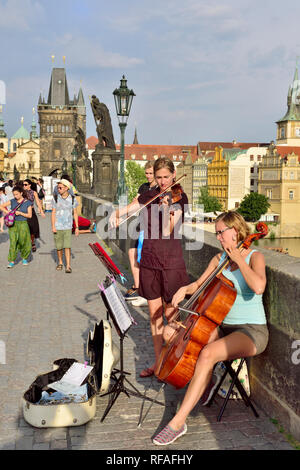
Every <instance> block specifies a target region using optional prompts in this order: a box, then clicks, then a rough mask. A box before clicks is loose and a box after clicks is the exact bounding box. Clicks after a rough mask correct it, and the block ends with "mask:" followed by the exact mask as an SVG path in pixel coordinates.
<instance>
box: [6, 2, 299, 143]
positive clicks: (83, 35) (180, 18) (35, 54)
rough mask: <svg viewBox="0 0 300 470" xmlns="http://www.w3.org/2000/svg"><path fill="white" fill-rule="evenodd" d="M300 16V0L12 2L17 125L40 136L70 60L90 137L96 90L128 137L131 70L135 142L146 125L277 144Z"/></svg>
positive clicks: (153, 133) (147, 130)
mask: <svg viewBox="0 0 300 470" xmlns="http://www.w3.org/2000/svg"><path fill="white" fill-rule="evenodd" d="M299 17H300V2H299V0H285V2H282V0H263V1H261V0H185V1H182V0H151V2H150V1H149V0H111V1H110V2H108V1H107V0H60V1H58V0H51V2H49V1H48V0H0V99H1V95H3V93H1V84H2V85H3V86H2V90H3V87H4V86H5V91H6V94H5V97H4V98H5V104H4V105H3V118H4V121H5V131H6V133H7V134H8V136H11V135H12V134H13V133H14V132H16V130H17V129H18V128H19V127H20V121H21V117H22V116H23V117H24V126H25V127H26V128H27V130H29V131H30V126H31V120H32V108H33V107H35V108H36V107H37V103H38V98H39V94H40V92H41V93H42V94H43V95H44V96H45V98H47V96H48V90H49V84H50V76H51V70H52V67H63V66H64V62H63V56H65V57H66V59H65V67H66V72H67V80H68V85H69V94H70V98H72V97H73V96H74V93H76V94H77V93H78V90H79V87H80V83H81V84H82V89H83V93H84V98H85V103H86V107H87V137H89V136H91V135H96V128H95V123H94V118H93V115H92V112H91V108H90V104H89V96H90V95H92V94H95V95H96V96H97V97H98V98H99V99H100V101H102V102H104V103H105V104H106V105H107V106H108V108H109V110H110V115H111V120H112V124H113V132H114V137H115V140H116V141H117V142H119V140H120V130H119V127H118V120H117V116H116V111H115V105H114V100H113V95H112V92H113V90H114V89H115V88H118V87H119V85H120V79H121V77H122V75H123V74H125V76H126V79H127V81H128V82H127V85H128V88H130V89H133V90H134V92H135V94H136V96H135V97H134V100H133V104H132V109H131V113H130V116H129V119H128V125H127V129H126V134H125V142H126V144H130V143H132V142H133V138H134V130H135V128H137V135H138V140H139V143H140V144H149V145H150V144H153V145H155V144H157V145H163V144H165V145H196V144H197V142H199V141H227V142H228V141H232V140H234V139H235V140H237V141H238V142H270V141H271V140H275V139H276V124H275V123H276V121H277V120H278V119H280V118H282V117H283V116H284V114H285V112H286V109H287V107H286V100H287V92H288V87H289V85H290V84H291V83H292V80H293V76H294V72H295V67H296V63H297V58H298V56H300V34H299ZM52 55H54V56H55V58H54V63H52V59H51V56H52ZM4 98H3V96H2V102H3V101H4ZM36 120H38V117H37V116H36Z"/></svg>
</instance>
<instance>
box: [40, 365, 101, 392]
mask: <svg viewBox="0 0 300 470" xmlns="http://www.w3.org/2000/svg"><path fill="white" fill-rule="evenodd" d="M92 369H93V366H88V365H87V364H81V363H79V362H74V364H72V365H71V367H70V368H69V369H68V370H67V372H66V373H65V374H64V375H63V376H62V378H61V379H60V380H58V381H57V382H53V383H51V384H49V385H48V387H50V388H53V389H54V390H57V391H58V392H62V393H66V392H71V391H72V390H74V389H77V388H78V387H79V386H80V385H81V384H82V382H83V381H84V379H85V378H86V377H87V376H88V375H89V373H90V372H91V370H92Z"/></svg>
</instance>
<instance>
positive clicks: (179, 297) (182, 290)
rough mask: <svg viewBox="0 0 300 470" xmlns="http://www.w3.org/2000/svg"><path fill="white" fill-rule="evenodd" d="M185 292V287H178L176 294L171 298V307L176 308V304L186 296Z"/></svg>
mask: <svg viewBox="0 0 300 470" xmlns="http://www.w3.org/2000/svg"><path fill="white" fill-rule="evenodd" d="M186 291H187V286H183V287H180V289H178V291H177V292H176V294H174V295H173V298H172V302H171V304H172V307H175V308H176V307H178V304H179V303H180V302H181V301H182V300H183V299H184V298H185V296H186Z"/></svg>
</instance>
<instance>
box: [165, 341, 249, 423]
mask: <svg viewBox="0 0 300 470" xmlns="http://www.w3.org/2000/svg"><path fill="white" fill-rule="evenodd" d="M255 354H256V347H255V345H254V343H253V341H252V340H251V339H250V338H249V337H248V336H247V335H245V334H243V333H239V332H235V333H231V334H230V335H228V336H225V337H224V338H221V339H217V340H216V341H212V342H209V344H207V345H206V346H205V347H204V348H203V349H202V351H201V352H200V355H199V358H198V360H197V364H196V368H195V373H194V376H193V378H192V380H191V381H190V384H189V386H188V389H187V391H186V394H185V397H184V399H183V402H182V404H181V406H180V408H179V410H178V412H177V413H176V415H175V416H174V418H173V419H172V420H171V421H170V423H169V424H170V426H171V427H172V429H174V430H178V429H180V428H181V427H182V426H183V424H184V423H185V421H186V419H187V417H188V415H189V414H190V412H191V411H192V409H193V408H194V406H195V405H196V404H197V402H198V401H199V399H200V398H201V396H202V394H203V393H204V391H205V389H206V387H207V385H208V383H209V381H210V379H211V375H212V371H213V367H214V365H215V364H216V363H217V362H219V361H226V360H230V359H236V358H237V357H251V356H254V355H255Z"/></svg>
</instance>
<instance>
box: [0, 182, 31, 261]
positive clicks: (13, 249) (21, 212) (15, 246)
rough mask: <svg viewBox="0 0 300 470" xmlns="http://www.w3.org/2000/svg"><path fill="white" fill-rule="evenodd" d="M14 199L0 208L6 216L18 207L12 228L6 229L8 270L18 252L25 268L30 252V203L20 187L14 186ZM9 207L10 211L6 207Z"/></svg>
mask: <svg viewBox="0 0 300 470" xmlns="http://www.w3.org/2000/svg"><path fill="white" fill-rule="evenodd" d="M13 195H14V198H13V199H11V201H7V202H5V203H4V204H3V205H1V206H0V210H1V211H3V212H4V213H5V214H8V213H9V212H10V211H11V210H13V209H15V208H16V207H18V209H17V210H16V211H15V221H14V224H13V225H12V227H9V228H8V233H9V252H8V265H7V267H8V268H13V267H14V265H15V261H16V258H17V256H18V253H19V252H20V254H21V257H22V264H23V265H24V266H27V264H28V260H27V258H28V257H29V255H30V252H31V240H30V231H29V226H28V223H27V220H28V219H30V218H31V216H32V205H31V202H30V201H29V200H28V199H26V192H25V191H24V189H23V187H22V186H14V188H13ZM9 205H10V210H8V207H9Z"/></svg>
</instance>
